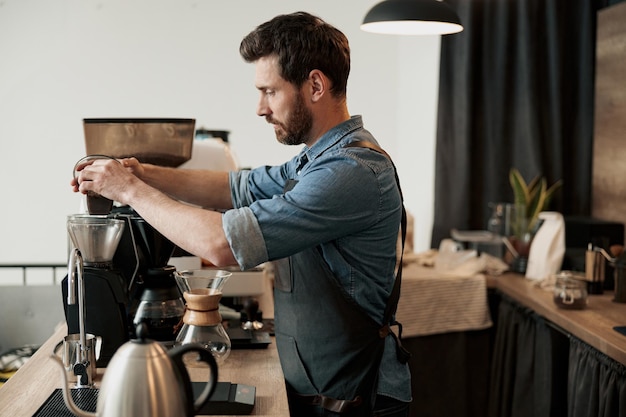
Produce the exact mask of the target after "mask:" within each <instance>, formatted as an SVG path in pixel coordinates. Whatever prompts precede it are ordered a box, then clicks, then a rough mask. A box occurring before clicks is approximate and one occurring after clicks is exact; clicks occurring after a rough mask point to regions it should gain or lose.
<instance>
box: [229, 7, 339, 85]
mask: <svg viewBox="0 0 626 417" xmlns="http://www.w3.org/2000/svg"><path fill="white" fill-rule="evenodd" d="M239 53H240V54H241V56H242V57H243V59H244V60H245V61H246V62H255V61H257V60H258V59H260V58H263V57H267V56H270V55H273V54H276V56H277V57H278V64H279V66H280V71H281V74H280V76H281V77H282V78H283V79H285V80H287V81H288V82H290V83H292V84H294V85H296V87H301V86H302V84H303V83H304V81H306V79H307V78H308V76H309V73H310V72H311V71H312V70H314V69H317V70H320V71H322V72H323V73H324V75H326V76H327V77H328V78H329V79H330V80H331V83H332V87H331V93H332V94H333V96H334V97H345V96H346V88H347V84H348V74H349V73H350V46H349V44H348V39H347V38H346V36H345V35H344V34H343V33H342V32H341V31H340V30H338V29H336V28H335V27H333V26H331V25H329V24H328V23H326V22H324V21H323V20H322V19H320V18H319V17H316V16H313V15H311V14H309V13H306V12H296V13H292V14H287V15H280V16H276V17H275V18H273V19H272V20H270V21H268V22H265V23H263V24H261V25H259V26H258V27H257V28H256V29H255V30H253V31H252V32H250V34H248V35H247V36H246V37H245V38H244V39H243V40H242V41H241V45H240V46H239Z"/></svg>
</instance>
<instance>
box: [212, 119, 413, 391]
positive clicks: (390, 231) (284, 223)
mask: <svg viewBox="0 0 626 417" xmlns="http://www.w3.org/2000/svg"><path fill="white" fill-rule="evenodd" d="M354 141H368V142H373V143H376V141H375V139H374V138H373V136H372V135H371V134H370V133H369V132H368V131H367V130H365V129H364V128H363V122H362V119H361V117H360V116H353V117H352V118H350V119H349V120H347V121H345V122H343V123H341V124H339V125H338V126H335V127H334V128H332V129H331V130H329V131H328V132H326V134H324V135H323V136H322V137H321V138H320V139H319V140H318V141H317V142H316V143H315V144H314V145H313V146H312V147H310V148H308V147H306V146H305V147H303V149H302V150H301V151H300V153H299V154H298V155H297V156H296V157H294V158H293V159H291V160H290V161H288V162H286V163H284V164H283V165H280V166H264V167H259V168H256V169H253V170H249V171H239V172H231V173H230V186H231V197H232V201H233V206H234V207H235V209H233V210H228V211H227V212H225V213H224V216H223V228H224V232H225V234H226V238H227V239H228V242H229V244H230V246H231V249H232V251H233V254H234V255H235V259H236V260H237V262H238V264H239V266H240V267H241V269H242V270H245V269H248V268H252V267H255V266H257V265H259V264H261V263H263V262H266V261H271V260H276V259H281V258H284V257H288V256H290V255H293V254H295V253H297V252H299V251H301V250H303V249H306V248H310V247H319V250H320V251H321V253H322V255H323V257H324V260H325V261H326V263H327V265H328V266H329V267H330V269H331V270H332V271H333V274H334V275H335V277H336V278H337V279H338V281H339V282H340V283H341V285H342V286H343V288H344V289H345V290H346V292H347V293H348V294H349V295H350V296H351V297H352V298H353V299H354V300H355V301H356V302H357V303H358V304H359V305H360V306H361V307H362V308H363V309H364V310H365V311H366V312H367V313H368V314H369V315H370V316H372V318H374V319H375V320H376V321H377V322H379V323H381V322H382V320H383V315H384V310H385V304H386V300H387V298H388V296H389V294H390V292H391V289H392V287H393V280H394V269H395V263H396V249H397V236H398V230H399V224H400V216H401V205H402V201H401V197H400V195H399V192H398V190H397V187H396V180H395V174H394V168H393V165H392V163H391V161H389V159H388V158H386V157H385V156H384V155H381V154H379V153H377V152H373V151H371V150H369V149H363V148H354V147H352V148H345V145H347V144H348V143H350V142H354ZM289 180H295V181H294V182H293V184H295V185H294V186H293V187H292V189H291V190H290V191H288V192H284V189H285V185H286V184H287V182H288V181H289ZM314 278H315V277H312V279H314ZM395 349H396V347H395V343H394V341H393V339H392V338H391V337H387V340H386V344H385V353H384V356H383V361H382V364H381V370H380V375H379V377H380V379H379V385H378V393H379V394H383V395H387V396H389V397H392V398H396V399H399V400H402V401H410V399H411V387H410V374H409V369H408V365H402V364H400V363H399V362H398V361H397V359H396V356H395V353H396V351H395Z"/></svg>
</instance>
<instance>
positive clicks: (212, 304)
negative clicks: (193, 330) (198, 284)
mask: <svg viewBox="0 0 626 417" xmlns="http://www.w3.org/2000/svg"><path fill="white" fill-rule="evenodd" d="M183 297H184V298H185V301H186V303H187V308H186V309H185V315H184V316H183V323H185V324H190V325H194V326H215V325H217V324H220V323H221V322H222V315H221V314H220V312H219V303H220V299H221V298H222V293H221V292H215V291H214V290H211V289H208V288H199V289H194V290H192V291H191V292H189V291H185V292H184V293H183Z"/></svg>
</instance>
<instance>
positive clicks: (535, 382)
mask: <svg viewBox="0 0 626 417" xmlns="http://www.w3.org/2000/svg"><path fill="white" fill-rule="evenodd" d="M568 346H569V345H568V339H567V336H565V335H564V334H563V333H561V332H560V331H559V330H557V329H555V328H554V327H553V326H552V325H550V323H549V322H547V321H546V320H545V319H544V318H543V317H541V316H539V315H537V313H535V312H534V311H533V310H531V309H529V308H526V307H524V306H522V305H520V304H519V303H517V302H516V301H514V300H513V299H512V298H510V297H508V296H506V295H502V301H501V303H500V309H499V312H498V325H497V329H496V339H495V343H494V353H493V361H492V364H491V378H490V389H489V405H488V414H487V415H488V416H489V417H559V416H563V417H565V416H567V373H568Z"/></svg>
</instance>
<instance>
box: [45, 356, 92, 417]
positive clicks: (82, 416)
mask: <svg viewBox="0 0 626 417" xmlns="http://www.w3.org/2000/svg"><path fill="white" fill-rule="evenodd" d="M50 358H51V359H52V360H53V361H54V362H56V363H57V364H59V367H60V368H61V374H62V376H63V378H62V379H63V400H64V401H65V405H66V406H67V408H68V409H69V410H70V411H71V412H72V413H73V414H75V415H77V416H78V417H96V413H90V412H88V411H85V410H82V409H80V408H79V407H78V406H77V405H76V403H75V402H74V399H73V398H72V395H71V393H70V387H69V384H68V381H67V374H66V373H65V366H64V365H63V362H62V361H61V359H59V357H58V356H57V355H55V354H52V355H50Z"/></svg>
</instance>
